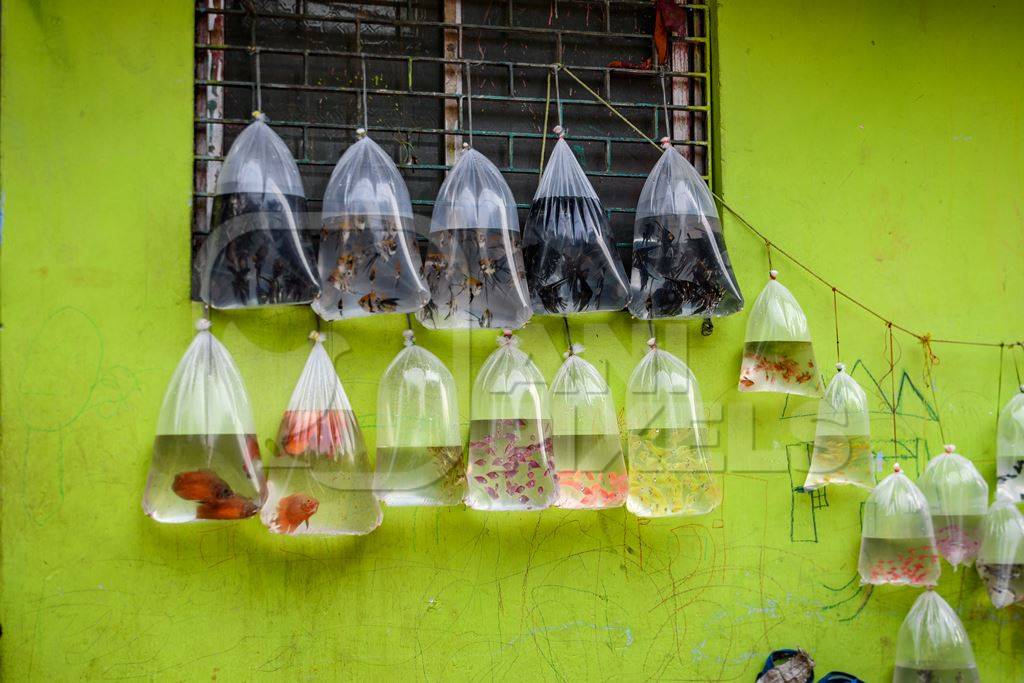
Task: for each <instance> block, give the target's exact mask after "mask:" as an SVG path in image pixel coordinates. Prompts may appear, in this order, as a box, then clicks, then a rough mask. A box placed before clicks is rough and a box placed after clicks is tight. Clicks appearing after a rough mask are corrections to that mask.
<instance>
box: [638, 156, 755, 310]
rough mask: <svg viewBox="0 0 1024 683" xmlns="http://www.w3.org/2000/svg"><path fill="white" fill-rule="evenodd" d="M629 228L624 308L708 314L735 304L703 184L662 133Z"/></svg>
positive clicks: (736, 290)
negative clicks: (630, 241) (661, 149)
mask: <svg viewBox="0 0 1024 683" xmlns="http://www.w3.org/2000/svg"><path fill="white" fill-rule="evenodd" d="M662 147H664V149H665V151H664V152H662V154H661V158H660V159H659V160H658V163H656V164H655V165H654V168H653V169H651V174H650V175H649V176H647V181H646V182H645V183H644V188H643V190H642V191H641V192H640V201H639V202H638V203H637V207H636V224H635V226H634V228H633V269H632V273H631V275H630V286H631V289H632V296H631V300H630V303H629V312H630V313H632V314H633V316H634V317H636V318H640V319H643V320H650V319H651V318H713V317H722V316H726V315H732V314H733V313H736V312H738V311H740V310H741V309H742V308H743V294H742V293H741V292H740V286H739V283H738V282H737V281H736V276H735V275H734V274H733V272H732V263H731V262H730V261H729V253H728V251H726V248H725V237H724V236H723V234H722V223H721V221H720V220H719V219H718V209H716V208H715V202H714V201H713V200H712V199H711V192H710V191H709V190H708V186H707V185H706V184H705V183H704V179H703V178H701V177H700V174H699V173H697V169H695V168H694V167H693V166H692V165H691V164H690V162H689V161H687V160H686V158H685V157H684V156H683V155H682V154H680V153H679V152H678V151H677V150H676V149H675V148H674V147H672V146H671V145H670V144H669V141H668V138H662Z"/></svg>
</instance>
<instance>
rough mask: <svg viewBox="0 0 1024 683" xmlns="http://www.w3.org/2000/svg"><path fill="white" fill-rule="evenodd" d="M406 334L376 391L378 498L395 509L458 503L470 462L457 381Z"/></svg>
mask: <svg viewBox="0 0 1024 683" xmlns="http://www.w3.org/2000/svg"><path fill="white" fill-rule="evenodd" d="M404 335H405V348H404V349H402V350H401V351H399V352H398V355H396V356H395V358H394V360H392V361H391V364H390V365H389V366H388V368H387V370H385V371H384V376H383V377H381V380H380V387H379V389H378V391H377V462H376V471H377V478H376V487H377V495H378V497H379V498H380V499H381V500H382V501H384V502H385V503H387V504H388V505H395V506H399V505H458V504H459V503H461V502H462V498H463V496H465V494H466V462H465V458H464V457H463V448H462V435H461V434H460V432H459V402H458V398H457V393H456V390H455V378H454V377H452V373H451V372H450V371H449V370H448V368H446V367H445V365H444V363H442V362H441V359H440V358H438V357H437V356H435V355H434V354H432V353H431V352H430V351H427V350H426V349H424V348H423V347H422V346H417V345H416V343H415V339H414V337H413V333H412V330H406V331H405V333H404Z"/></svg>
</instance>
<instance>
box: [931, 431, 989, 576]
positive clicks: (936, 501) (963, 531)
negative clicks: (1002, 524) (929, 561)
mask: <svg viewBox="0 0 1024 683" xmlns="http://www.w3.org/2000/svg"><path fill="white" fill-rule="evenodd" d="M955 451H956V446H953V445H949V446H946V447H945V450H944V452H943V453H942V455H939V456H936V457H934V458H932V459H931V461H930V462H929V463H928V467H926V468H925V470H924V474H922V475H921V478H920V479H918V481H917V486H918V488H920V489H921V493H923V494H924V497H925V498H927V499H928V506H929V509H930V510H931V515H932V528H933V529H934V530H935V543H936V546H937V547H938V549H939V553H940V554H941V555H942V556H943V557H945V558H946V561H947V562H949V563H950V564H951V565H953V567H957V566H959V565H961V564H965V565H971V564H974V557H975V556H976V555H977V554H978V548H979V547H980V546H981V525H982V522H983V521H984V519H985V514H986V513H987V512H988V483H987V482H986V481H985V479H984V478H983V477H982V476H981V474H980V473H979V472H978V469H977V468H976V467H975V466H974V463H972V462H971V461H970V460H968V459H967V458H965V457H964V456H962V455H960V454H959V453H956V452H955Z"/></svg>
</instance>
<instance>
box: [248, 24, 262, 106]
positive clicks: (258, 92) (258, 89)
mask: <svg viewBox="0 0 1024 683" xmlns="http://www.w3.org/2000/svg"><path fill="white" fill-rule="evenodd" d="M246 14H248V15H249V17H250V18H251V19H252V28H251V29H250V30H249V41H250V42H249V52H251V53H252V55H253V61H254V62H255V63H254V70H255V72H256V81H255V83H253V86H254V87H253V94H254V95H255V97H256V106H255V107H253V110H254V111H256V112H262V111H263V88H262V79H261V78H260V49H259V48H258V47H256V24H257V22H258V18H257V16H256V13H255V8H254V7H251V6H249V7H246Z"/></svg>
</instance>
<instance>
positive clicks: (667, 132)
mask: <svg viewBox="0 0 1024 683" xmlns="http://www.w3.org/2000/svg"><path fill="white" fill-rule="evenodd" d="M658 80H659V81H660V82H661V108H662V110H663V111H664V112H665V137H667V138H668V139H669V141H670V142H671V140H672V138H673V133H672V124H671V122H670V120H669V115H668V95H667V94H666V92H665V71H664V70H662V72H661V78H660V79H658Z"/></svg>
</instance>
